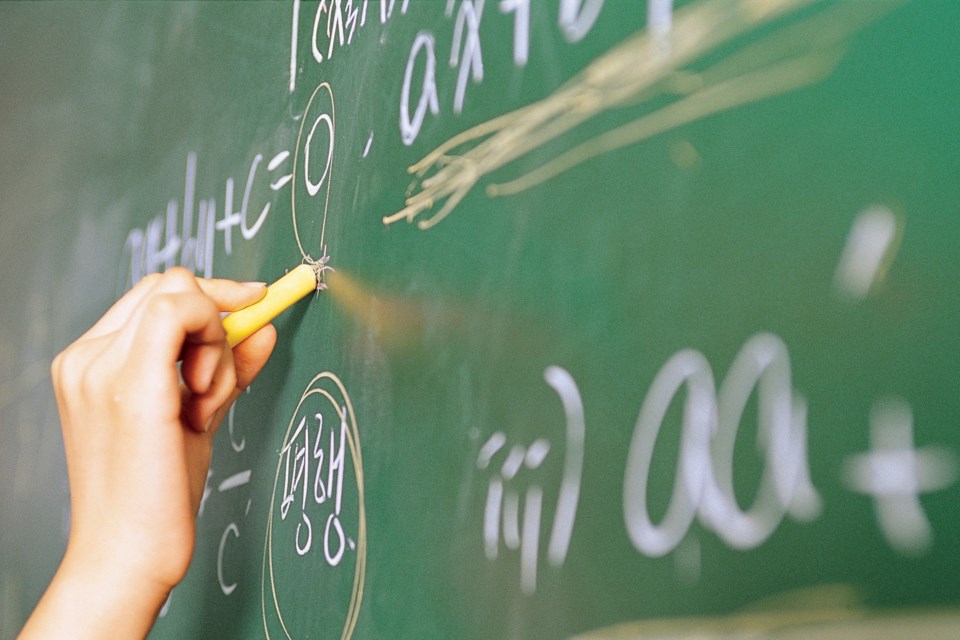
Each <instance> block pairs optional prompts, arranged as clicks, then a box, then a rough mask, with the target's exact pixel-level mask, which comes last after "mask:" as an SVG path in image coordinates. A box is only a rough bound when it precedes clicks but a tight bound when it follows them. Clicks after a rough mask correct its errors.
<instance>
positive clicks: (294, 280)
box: [223, 264, 317, 348]
mask: <svg viewBox="0 0 960 640" xmlns="http://www.w3.org/2000/svg"><path fill="white" fill-rule="evenodd" d="M316 290H317V271H316V269H315V268H314V266H313V265H310V264H301V265H300V266H299V267H297V268H296V269H293V270H291V271H290V273H288V274H287V275H285V276H283V277H282V278H280V279H279V280H277V281H276V282H274V283H273V284H272V285H270V286H269V287H267V294H266V295H265V296H263V299H262V300H260V301H259V302H257V303H254V304H252V305H250V306H249V307H247V308H245V309H240V310H239V311H234V312H233V313H231V314H230V315H228V316H227V317H225V318H224V319H223V328H224V329H226V331H227V344H229V345H230V347H231V348H232V347H235V346H237V345H238V344H240V343H241V342H243V341H244V340H246V339H247V338H249V337H250V336H251V335H253V334H254V333H256V332H257V331H258V330H260V329H261V328H263V327H265V326H266V325H267V323H269V322H270V321H271V320H273V319H274V318H276V317H277V316H278V315H280V313H281V312H283V310H284V309H286V308H287V307H289V306H291V305H292V304H293V303H294V302H296V301H297V300H299V299H300V298H302V297H304V296H305V295H307V294H308V293H312V292H314V291H316Z"/></svg>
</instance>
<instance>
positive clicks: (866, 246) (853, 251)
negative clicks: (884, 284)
mask: <svg viewBox="0 0 960 640" xmlns="http://www.w3.org/2000/svg"><path fill="white" fill-rule="evenodd" d="M901 235H902V225H901V223H900V222H899V221H898V219H897V216H895V215H894V213H893V212H892V211H891V210H890V209H888V208H887V207H884V206H879V205H876V206H872V207H868V208H867V209H865V210H863V211H862V212H860V213H859V214H858V215H857V217H856V218H855V219H854V221H853V224H852V225H851V227H850V233H849V234H848V235H847V242H846V245H845V246H844V248H843V253H841V254H840V261H839V263H838V264H837V270H836V272H834V276H833V287H834V291H835V292H836V293H837V295H839V296H840V297H842V298H848V299H852V300H863V299H864V298H866V297H867V295H869V293H870V292H871V290H873V289H874V288H875V287H876V285H877V284H878V283H879V282H881V281H882V280H883V278H884V276H885V275H886V272H887V269H888V268H889V266H890V263H891V262H893V258H894V256H895V255H896V252H897V248H898V247H899V245H900V236H901Z"/></svg>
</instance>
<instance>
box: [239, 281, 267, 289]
mask: <svg viewBox="0 0 960 640" xmlns="http://www.w3.org/2000/svg"><path fill="white" fill-rule="evenodd" d="M240 284H242V285H243V286H245V287H250V288H251V289H262V288H263V287H265V286H267V283H266V282H241V283H240Z"/></svg>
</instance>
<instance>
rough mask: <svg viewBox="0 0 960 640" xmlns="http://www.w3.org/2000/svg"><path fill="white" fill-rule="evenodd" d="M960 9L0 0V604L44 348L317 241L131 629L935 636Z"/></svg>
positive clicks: (955, 434)
mask: <svg viewBox="0 0 960 640" xmlns="http://www.w3.org/2000/svg"><path fill="white" fill-rule="evenodd" d="M958 25H960V3H956V2H952V1H951V0H914V1H912V2H887V1H884V0H876V1H870V0H849V1H846V2H833V3H831V2H812V1H806V0H767V1H764V0H697V1H690V2H684V1H681V0H675V1H674V2H671V1H670V0H646V1H643V0H636V1H628V0H542V1H541V0H499V1H497V0H486V1H484V0H449V1H442V0H411V1H409V2H408V1H406V0H369V1H367V0H352V1H351V0H326V1H325V2H322V3H319V4H318V3H316V2H306V1H303V2H292V3H290V2H287V3H275V2H265V3H256V2H245V3H117V4H102V3H97V4H92V3H90V4H88V3H64V4H60V3H37V4H33V3H4V4H2V5H0V148H2V150H3V154H2V158H0V636H2V637H4V638H6V637H13V636H14V635H15V634H16V632H17V630H18V629H19V626H20V625H21V624H22V623H23V621H24V620H25V619H26V616H27V615H28V613H29V611H30V610H31V608H32V607H33V605H34V604H35V602H36V601H37V599H38V598H39V596H40V594H41V593H42V590H43V588H44V586H45V584H46V582H47V581H48V580H49V578H50V577H51V575H52V573H53V571H54V569H55V567H56V565H57V562H58V559H59V557H60V554H61V553H62V552H63V548H64V544H65V540H66V535H67V528H68V526H69V506H68V505H69V500H68V486H67V481H66V471H65V467H64V457H63V450H62V443H61V440H60V432H59V426H58V418H57V414H56V409H55V406H54V403H53V400H52V391H51V389H50V383H49V376H48V367H49V362H50V360H51V359H52V357H53V356H54V355H55V354H56V353H57V352H58V351H59V350H60V349H62V348H63V347H64V346H66V345H67V344H69V342H71V341H72V340H73V339H75V338H76V337H77V336H79V335H80V333H82V332H83V331H84V330H85V329H86V328H87V327H88V326H89V325H91V324H92V323H93V322H94V321H95V320H96V319H97V318H98V317H99V315H100V314H101V313H102V312H103V311H104V310H105V309H106V308H107V307H108V306H109V305H110V304H111V302H112V301H113V300H114V299H116V298H117V297H118V296H119V295H121V294H122V293H123V292H124V291H125V290H126V289H128V288H129V287H130V286H131V285H132V284H133V283H134V282H135V281H137V280H138V279H139V278H141V277H143V276H144V275H145V274H147V273H149V272H152V271H159V270H163V269H165V268H168V267H170V266H173V265H183V266H186V267H188V268H189V269H191V270H193V271H194V272H195V273H197V274H198V275H207V276H224V277H231V278H235V279H240V280H266V281H273V280H275V279H276V278H278V277H279V276H281V275H282V274H283V273H284V271H285V270H286V269H289V268H291V267H293V266H294V265H296V264H298V263H300V262H301V261H302V260H304V259H310V260H317V259H320V258H322V257H325V256H326V257H327V258H328V260H329V265H330V266H331V267H332V268H333V269H334V271H328V272H327V274H326V277H327V282H326V284H327V285H328V289H327V290H326V291H324V292H321V293H319V294H317V295H316V296H314V297H313V298H311V299H310V300H308V301H303V302H301V303H299V304H298V305H296V306H295V307H294V308H292V309H291V310H289V311H287V312H286V313H285V314H284V315H283V316H281V317H280V318H279V319H278V320H277V323H276V324H277V327H278V331H279V334H280V341H279V344H278V347H277V351H276V353H275V355H274V356H273V358H272V359H271V361H270V363H269V364H268V365H267V368H266V369H265V371H264V373H263V375H262V376H261V377H260V378H259V379H258V380H257V381H256V382H255V383H254V385H253V386H252V388H251V389H250V391H249V392H248V393H247V394H245V395H244V396H242V397H241V398H240V400H239V401H238V402H237V404H236V406H235V409H234V411H232V413H231V415H230V416H229V419H228V420H227V423H226V424H224V425H223V427H222V430H221V432H220V433H219V434H218V441H217V444H216V448H215V451H214V456H213V462H212V466H211V471H210V475H209V478H208V480H207V491H206V492H205V497H204V501H203V504H202V507H201V513H200V514H199V517H198V518H199V519H198V531H199V539H198V544H197V549H196V553H195V557H194V562H193V565H192V567H191V570H190V573H189V574H188V576H187V578H186V580H185V581H184V582H183V584H182V585H180V586H178V587H177V588H176V589H175V590H174V591H173V593H172V594H171V597H170V599H169V601H168V602H167V604H166V606H165V607H164V609H163V611H162V613H161V616H160V618H159V620H158V622H157V624H156V627H155V630H154V632H153V634H154V637H156V638H200V637H207V638H228V637H229V638H262V637H268V638H288V637H289V638H338V637H341V638H347V637H353V638H572V637H577V638H582V639H598V638H625V637H644V638H662V637H670V638H693V637H696V638H710V637H721V636H722V637H725V638H740V637H747V636H748V635H749V634H757V635H749V637H758V636H759V637H764V635H765V634H766V635H772V634H774V633H776V634H777V635H776V637H778V638H794V637H803V638H820V637H823V638H846V637H873V638H888V637H889V638H894V637H897V638H898V637H923V638H947V637H950V638H952V637H955V636H956V635H957V633H958V632H960V551H958V550H960V484H958V473H957V471H958V468H960V466H958V465H960V260H958V255H960V254H958V246H960V208H958V207H960V204H958V203H960V126H958V116H960V82H958V81H957V80H958V76H957V61H958V60H960V38H958V37H957V30H958ZM130 482H131V483H136V482H137V478H135V477H132V478H130ZM858 634H860V635H858Z"/></svg>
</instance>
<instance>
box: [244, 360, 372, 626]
mask: <svg viewBox="0 0 960 640" xmlns="http://www.w3.org/2000/svg"><path fill="white" fill-rule="evenodd" d="M308 400H311V401H319V402H320V403H321V405H322V406H323V407H324V408H325V410H326V413H327V414H328V415H329V414H330V412H331V411H332V412H333V413H334V414H335V415H336V416H337V417H338V421H339V420H345V421H346V425H347V428H346V433H345V436H346V437H345V439H346V442H347V445H348V446H349V449H350V461H351V463H352V468H353V477H354V481H355V486H356V490H357V503H356V507H357V522H356V540H353V539H349V542H350V543H351V544H349V546H347V545H346V544H345V546H344V547H343V548H341V549H340V552H343V551H344V549H350V550H351V551H355V552H356V564H355V566H354V571H353V582H352V587H351V590H350V601H349V605H348V606H347V607H346V611H345V613H344V614H343V629H342V631H341V634H340V637H341V640H346V639H347V638H350V637H351V636H352V635H353V631H354V629H355V628H356V625H357V619H358V618H359V615H360V604H361V602H362V600H363V586H364V580H365V576H366V567H367V517H366V508H365V505H364V484H363V457H362V454H361V451H360V432H359V430H358V429H357V420H356V415H355V414H354V411H353V403H352V402H351V400H350V395H349V394H348V393H347V390H346V388H345V387H344V385H343V382H341V381H340V379H339V378H338V377H337V376H336V375H335V374H333V373H331V372H329V371H326V372H323V373H320V374H318V375H317V376H315V377H314V378H313V380H311V381H310V384H308V385H307V387H306V389H305V390H304V392H303V394H302V395H301V396H300V401H299V402H298V403H297V408H296V409H295V410H294V412H293V416H292V417H291V418H290V423H289V425H288V426H287V431H286V433H285V434H284V437H283V444H282V445H281V446H280V448H279V450H278V451H279V453H278V454H277V469H276V473H275V475H274V479H273V492H272V494H271V496H270V512H269V514H268V516H267V533H266V536H265V539H264V542H263V567H262V569H263V573H262V577H261V584H260V586H261V589H260V605H261V611H262V614H263V630H264V632H265V635H266V637H267V638H270V637H272V636H271V629H273V630H275V631H276V628H277V626H278V625H279V629H280V631H278V632H277V633H275V635H274V636H273V637H285V638H288V639H289V640H293V639H294V638H297V637H303V636H312V635H313V634H314V633H315V632H316V631H317V628H318V624H317V620H318V613H319V612H320V611H321V610H322V608H323V606H328V605H330V603H331V602H332V601H333V599H334V597H335V596H336V593H331V592H330V591H329V590H324V588H325V587H326V588H327V589H328V588H329V586H330V585H323V586H322V585H321V584H320V583H321V580H322V576H319V575H318V572H316V571H313V572H311V571H309V567H308V568H307V569H304V565H303V560H304V559H305V558H308V557H311V556H312V558H313V559H314V564H318V563H323V562H324V560H323V558H324V554H325V550H324V548H323V546H324V541H323V539H322V538H323V532H324V527H323V526H322V523H321V522H318V523H317V525H316V526H314V527H313V549H312V550H311V551H310V552H309V554H308V555H300V551H299V550H295V549H294V547H295V543H296V544H299V541H297V540H293V539H287V538H284V539H283V540H282V542H281V541H279V540H275V539H274V535H273V534H274V528H275V526H277V527H280V526H282V524H281V523H279V522H278V521H275V519H274V516H275V515H276V514H277V512H278V511H279V509H280V506H279V505H278V504H277V492H278V491H285V490H286V487H285V486H284V485H285V484H286V480H287V478H286V471H287V469H286V464H285V463H286V462H288V461H289V460H288V459H287V456H286V453H285V450H286V449H287V446H288V445H289V444H290V440H291V436H292V434H294V433H296V431H295V425H297V424H298V421H297V418H298V417H299V416H300V413H301V409H303V408H305V407H304V405H305V404H306V403H307V401H308ZM318 413H319V412H318ZM311 416H312V413H311ZM338 423H339V422H338ZM326 437H327V436H326V432H324V438H326ZM310 449H311V450H310V451H308V452H307V453H308V454H315V453H316V452H315V451H314V449H315V445H313V444H311V445H310ZM314 462H315V461H313V460H311V466H310V469H311V473H309V474H305V475H307V477H306V478H305V479H303V481H304V482H305V483H306V487H305V488H304V489H301V490H306V491H308V492H309V494H308V495H310V496H312V495H313V492H315V491H316V486H315V484H314V478H313V473H312V470H313V469H315V467H314V466H313V464H314ZM344 462H346V461H344ZM291 466H293V465H292V464H291ZM328 467H329V465H327V468H328ZM327 468H324V474H323V476H322V477H326V476H327ZM281 473H284V475H285V478H284V480H285V481H284V483H283V484H281V483H280V475H281ZM344 486H346V482H344ZM344 502H346V501H344ZM309 504H310V503H308V506H309ZM325 504H326V503H325ZM299 505H300V500H299V494H298V499H297V500H295V501H294V502H293V505H291V506H292V507H294V508H296V507H298V506H299ZM329 508H331V509H332V507H329ZM341 515H342V512H341ZM291 516H293V517H290V518H288V528H289V527H291V526H292V523H297V522H298V518H297V517H296V515H295V514H291ZM329 522H330V520H327V523H328V524H327V527H328V528H329ZM341 531H342V529H341ZM275 543H276V545H279V546H280V548H286V551H287V553H286V554H285V555H287V556H289V557H287V558H285V559H284V561H281V562H278V563H277V564H276V565H275V563H274V548H275V546H276V545H275ZM277 555H278V556H279V555H280V554H279V552H278V553H277ZM345 556H346V554H343V557H345ZM297 563H299V564H300V566H299V567H297V566H295V565H296V564H297ZM321 566H322V567H323V568H324V569H325V570H327V571H328V572H329V571H336V569H337V568H338V567H330V566H329V565H328V564H323V565H321ZM280 571H287V572H288V573H293V574H294V575H293V576H292V579H291V580H289V581H288V583H289V584H291V585H292V586H291V589H292V590H295V591H296V592H297V593H296V595H297V598H296V602H294V603H289V602H288V603H284V602H282V601H281V600H282V598H281V597H280V594H278V586H280V587H282V586H283V585H282V584H281V585H278V574H279V573H280ZM334 586H335V585H334ZM344 591H345V590H344ZM293 609H300V610H305V611H303V613H305V614H307V616H308V619H309V620H310V622H309V623H301V624H309V628H307V629H296V628H293V627H295V626H296V619H295V618H294V616H291V615H290V613H291V610H293ZM285 614H286V615H285ZM280 632H282V634H283V635H279V633H280Z"/></svg>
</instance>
